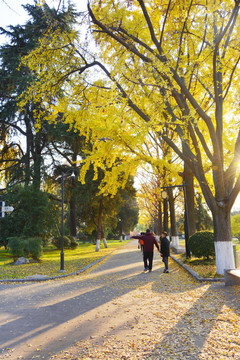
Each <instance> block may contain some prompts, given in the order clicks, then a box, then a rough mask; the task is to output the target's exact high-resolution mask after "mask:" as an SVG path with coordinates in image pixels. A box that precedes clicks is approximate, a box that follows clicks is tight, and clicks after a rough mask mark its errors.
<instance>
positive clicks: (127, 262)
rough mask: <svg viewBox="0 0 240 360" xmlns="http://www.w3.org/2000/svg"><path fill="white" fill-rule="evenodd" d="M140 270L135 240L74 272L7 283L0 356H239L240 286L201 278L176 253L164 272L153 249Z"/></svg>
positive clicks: (163, 359)
mask: <svg viewBox="0 0 240 360" xmlns="http://www.w3.org/2000/svg"><path fill="white" fill-rule="evenodd" d="M142 270H143V263H142V255H141V253H140V251H139V250H137V246H136V243H135V242H134V241H133V242H130V243H128V244H127V245H126V246H124V247H123V248H121V249H119V250H118V251H117V252H115V253H114V254H113V255H112V256H110V257H108V258H107V259H105V260H104V261H102V262H101V263H100V264H98V265H95V266H94V267H93V268H91V269H90V270H88V271H87V272H86V273H84V274H81V275H79V276H77V277H76V276H74V277H71V278H67V279H65V280H63V279H61V280H57V281H47V282H44V283H42V284H37V283H35V284H32V285H30V284H27V285H14V284H11V285H6V284H5V285H4V286H2V289H1V290H2V291H1V305H0V314H1V316H2V319H1V318H0V320H2V322H1V323H2V324H3V326H2V330H3V332H2V338H1V340H2V343H3V348H4V349H5V350H4V351H3V353H2V356H0V359H6V358H11V359H24V360H30V359H37V358H38V359H57V360H63V359H68V360H71V359H72V360H73V359H74V360H90V359H91V360H98V359H104V360H111V359H114V360H139V359H141V360H170V359H171V360H185V359H190V360H196V359H201V360H206V359H207V360H227V359H237V360H239V359H240V301H239V300H240V287H238V286H235V287H232V286H229V287H226V286H225V285H224V283H207V282H206V283H199V282H198V281H197V280H195V279H194V278H192V277H191V275H189V274H188V273H187V272H186V271H185V270H184V269H183V268H182V267H180V266H179V265H178V264H177V263H176V262H174V261H173V260H170V273H169V274H164V273H163V264H162V262H161V260H160V257H159V255H158V254H157V253H155V257H154V267H153V271H152V272H151V273H144V272H143V271H142ZM16 295H17V299H16V298H15V297H14V296H16ZM4 309H8V311H7V313H6V312H5V313H4ZM4 336H5V337H4Z"/></svg>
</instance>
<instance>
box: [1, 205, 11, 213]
mask: <svg viewBox="0 0 240 360" xmlns="http://www.w3.org/2000/svg"><path fill="white" fill-rule="evenodd" d="M13 210H14V207H13V206H2V211H3V212H12V211H13Z"/></svg>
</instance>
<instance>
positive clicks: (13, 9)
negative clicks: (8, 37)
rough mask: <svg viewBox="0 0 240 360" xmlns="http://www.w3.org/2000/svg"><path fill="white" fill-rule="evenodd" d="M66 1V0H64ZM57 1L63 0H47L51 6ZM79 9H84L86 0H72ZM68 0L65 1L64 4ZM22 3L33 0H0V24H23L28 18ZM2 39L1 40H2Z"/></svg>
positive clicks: (30, 2)
mask: <svg viewBox="0 0 240 360" xmlns="http://www.w3.org/2000/svg"><path fill="white" fill-rule="evenodd" d="M65 1H66V0H65ZM59 2H61V4H62V3H63V2H64V0H47V3H48V5H49V6H51V7H56V8H58V5H59ZM71 2H72V3H73V4H75V5H76V7H77V9H78V10H79V11H83V10H85V9H86V3H87V1H86V0H72V1H71ZM67 3H68V1H66V4H67ZM22 4H23V5H26V4H31V5H33V4H34V0H0V26H1V27H3V28H5V27H7V26H8V25H17V24H21V25H22V24H24V23H25V22H26V21H27V20H28V15H27V12H26V11H25V10H24V9H23V7H22ZM2 41H3V40H2Z"/></svg>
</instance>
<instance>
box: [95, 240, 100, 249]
mask: <svg viewBox="0 0 240 360" xmlns="http://www.w3.org/2000/svg"><path fill="white" fill-rule="evenodd" d="M99 250H100V240H99V239H98V240H97V241H96V247H95V251H99Z"/></svg>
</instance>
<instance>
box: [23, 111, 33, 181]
mask: <svg viewBox="0 0 240 360" xmlns="http://www.w3.org/2000/svg"><path fill="white" fill-rule="evenodd" d="M25 124H26V154H25V185H26V186H27V185H29V183H30V177H31V174H30V153H31V147H32V131H31V125H30V121H29V119H28V117H26V119H25Z"/></svg>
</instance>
